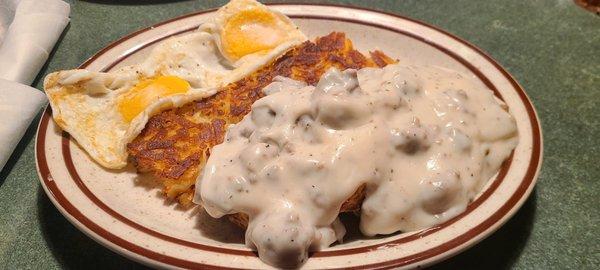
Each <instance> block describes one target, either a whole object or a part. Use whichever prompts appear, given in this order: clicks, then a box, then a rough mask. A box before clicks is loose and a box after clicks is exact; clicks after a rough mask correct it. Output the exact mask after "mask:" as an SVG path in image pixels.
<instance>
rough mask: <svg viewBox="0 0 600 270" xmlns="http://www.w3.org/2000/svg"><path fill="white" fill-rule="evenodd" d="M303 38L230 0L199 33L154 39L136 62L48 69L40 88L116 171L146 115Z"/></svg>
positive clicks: (58, 115)
mask: <svg viewBox="0 0 600 270" xmlns="http://www.w3.org/2000/svg"><path fill="white" fill-rule="evenodd" d="M305 40H306V37H305V36H304V34H303V33H302V32H301V31H300V30H298V28H297V27H296V26H295V25H294V24H293V23H292V22H291V21H290V20H289V19H288V18H287V17H286V16H285V15H283V14H281V13H279V12H276V11H273V10H270V9H269V8H268V7H266V6H264V5H262V4H260V3H258V2H256V1H253V0H233V1H231V2H229V3H228V4H227V5H225V6H223V7H222V8H221V9H219V10H218V11H217V12H216V13H215V16H214V17H213V18H212V19H210V20H209V21H207V22H206V23H204V24H202V25H201V26H200V27H199V29H198V30H197V31H194V32H193V33H189V34H184V35H180V36H176V37H172V38H170V39H167V40H165V41H163V42H161V43H159V44H158V45H157V46H156V47H155V48H153V49H152V51H151V52H150V54H149V56H148V57H147V58H146V59H145V60H144V61H143V62H142V63H139V64H136V65H131V66H126V67H123V68H120V69H118V70H115V71H111V72H94V71H88V70H84V69H74V70H64V71H58V72H54V73H51V74H49V75H48V76H47V77H46V78H45V80H44V89H45V91H46V93H47V95H48V98H49V100H50V106H51V107H52V114H53V117H54V120H55V122H56V123H57V124H58V125H59V126H60V127H61V128H62V129H63V130H65V131H67V132H69V134H70V135H71V136H72V137H73V138H74V139H75V140H76V141H77V142H78V143H79V145H80V146H81V147H82V148H83V149H85V150H86V152H87V153H88V154H89V155H90V156H91V157H92V158H93V159H94V160H95V161H96V162H98V163H99V164H100V165H102V166H104V167H106V168H110V169H118V168H123V167H125V166H126V165H127V151H126V146H127V143H129V142H131V141H132V140H133V139H134V138H135V137H136V136H137V135H139V133H140V132H141V131H142V129H143V128H144V126H145V125H146V123H147V121H148V118H149V117H150V116H152V115H154V114H156V113H158V112H160V111H163V110H166V109H169V108H173V107H179V106H182V105H184V104H186V103H189V102H192V101H194V100H198V99H201V98H204V97H207V96H210V95H213V94H215V93H216V92H217V91H218V90H219V88H221V87H223V86H225V85H227V84H228V83H231V82H235V81H237V80H239V79H241V78H243V77H245V76H246V75H248V74H250V73H252V72H254V71H256V70H257V69H259V68H260V67H262V66H264V65H266V64H268V63H269V62H270V61H272V60H274V59H275V58H277V57H278V56H280V55H282V54H283V53H284V52H286V51H287V50H289V49H290V48H292V47H294V46H296V45H298V44H300V43H302V42H304V41H305Z"/></svg>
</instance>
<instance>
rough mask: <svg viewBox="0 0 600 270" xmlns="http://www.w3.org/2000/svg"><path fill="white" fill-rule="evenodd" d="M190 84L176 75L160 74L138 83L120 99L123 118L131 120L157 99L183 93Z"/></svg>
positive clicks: (119, 107)
mask: <svg viewBox="0 0 600 270" xmlns="http://www.w3.org/2000/svg"><path fill="white" fill-rule="evenodd" d="M189 89H190V84H189V83H188V82H187V81H185V80H183V79H180V78H179V77H175V76H160V77H156V78H152V79H146V80H143V81H140V82H139V83H137V84H136V85H135V86H134V87H133V88H131V90H129V91H127V92H126V93H125V94H123V95H122V96H121V97H120V99H119V104H118V109H119V112H120V113H121V115H122V116H123V118H125V120H126V121H127V122H130V121H131V120H133V118H135V117H136V116H137V115H138V114H140V113H141V112H142V111H144V109H146V107H148V106H149V105H150V104H152V103H153V102H155V101H156V100H158V99H160V98H163V97H167V96H172V95H176V94H182V93H185V92H187V91H188V90H189Z"/></svg>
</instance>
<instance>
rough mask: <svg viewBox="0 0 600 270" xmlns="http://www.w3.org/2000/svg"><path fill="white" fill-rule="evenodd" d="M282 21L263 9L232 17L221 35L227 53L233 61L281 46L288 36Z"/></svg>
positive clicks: (246, 11)
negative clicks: (281, 23) (281, 24)
mask: <svg viewBox="0 0 600 270" xmlns="http://www.w3.org/2000/svg"><path fill="white" fill-rule="evenodd" d="M279 21H280V19H279V18H277V17H276V16H275V15H274V14H272V13H270V12H268V11H266V10H261V9H256V8H254V9H247V10H243V11H240V12H238V13H236V14H235V15H233V16H231V17H230V18H229V20H227V23H226V24H225V27H224V29H223V33H222V34H221V42H222V45H223V49H224V51H225V53H226V54H227V55H228V56H229V57H230V58H233V59H236V60H237V59H239V58H242V57H243V56H245V55H248V54H251V53H257V52H261V51H267V50H270V49H273V48H275V47H277V45H279V44H281V43H282V42H283V40H284V38H285V36H286V33H285V30H284V29H281V28H280V27H279V25H278V24H279V23H278V22H279Z"/></svg>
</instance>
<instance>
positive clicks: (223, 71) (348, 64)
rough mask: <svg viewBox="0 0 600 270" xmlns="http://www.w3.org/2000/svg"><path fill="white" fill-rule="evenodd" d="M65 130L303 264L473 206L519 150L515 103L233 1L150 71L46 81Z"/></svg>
mask: <svg viewBox="0 0 600 270" xmlns="http://www.w3.org/2000/svg"><path fill="white" fill-rule="evenodd" d="M44 89H45V91H46V93H47V94H48V97H49V100H50V106H51V107H52V111H53V117H54V119H55V122H56V123H57V124H58V125H59V126H60V127H61V128H63V129H64V130H65V131H67V132H69V134H70V135H71V136H72V137H73V138H75V140H77V142H78V143H79V145H80V146H81V147H82V148H83V149H84V150H86V151H87V153H88V154H89V155H90V156H91V157H92V158H93V159H94V160H95V161H97V162H98V163H99V164H100V165H102V166H103V167H106V168H110V169H119V168H123V167H124V166H126V165H127V162H128V161H129V160H131V161H132V163H133V164H134V166H135V167H136V168H137V170H138V172H140V173H149V174H150V175H152V176H154V177H156V178H158V179H160V180H162V182H163V184H164V193H165V195H166V197H167V198H169V199H176V200H177V201H178V202H179V203H180V204H181V205H183V206H191V205H193V203H192V202H194V203H197V204H200V205H201V206H202V207H203V208H204V209H205V210H206V212H207V213H209V214H210V215H211V216H213V217H222V216H228V217H229V219H230V220H231V221H232V222H234V223H236V224H237V225H239V226H240V227H242V228H245V229H246V244H247V245H248V246H249V247H251V248H253V249H255V250H257V251H258V254H259V256H260V257H261V259H262V260H264V261H265V262H267V263H269V264H271V265H274V266H278V267H296V266H299V265H301V264H302V263H303V262H305V261H306V259H307V257H308V253H309V252H310V251H315V250H320V249H323V248H325V247H328V246H330V245H331V244H333V243H334V242H336V241H337V242H342V241H343V238H344V235H345V233H346V230H345V227H344V224H342V223H341V222H340V221H339V219H338V216H339V214H340V213H341V212H354V213H356V214H358V215H360V230H361V231H362V232H363V234H365V235H367V236H373V235H381V234H391V233H395V232H398V231H402V232H406V231H414V230H419V229H422V228H427V227H430V226H433V225H436V224H439V223H442V222H444V221H447V220H448V219H450V218H453V217H455V216H457V215H458V214H460V213H462V212H463V211H464V210H465V209H466V207H467V205H468V203H469V202H470V201H471V200H473V199H474V198H475V197H476V196H477V195H478V193H479V192H480V191H481V189H482V188H483V186H484V185H485V184H486V182H487V181H488V180H489V179H490V178H491V177H493V175H494V174H496V173H497V172H498V171H499V168H500V166H501V164H502V163H503V162H504V161H505V160H506V159H507V158H508V157H509V155H510V153H511V152H512V151H513V149H514V148H515V146H516V145H517V143H518V131H517V126H516V124H515V121H514V119H513V117H512V116H511V115H510V113H509V112H508V108H507V107H506V105H505V104H504V103H503V102H502V101H501V100H499V99H498V98H496V97H495V96H494V95H493V93H492V91H490V90H489V89H487V88H485V87H484V86H482V85H480V84H476V83H474V82H472V81H471V78H469V77H467V76H466V75H463V74H460V73H458V72H455V71H451V70H448V69H445V68H441V67H431V66H415V65H406V64H402V63H401V64H398V63H397V61H396V60H394V59H392V58H390V57H388V56H386V55H385V54H384V53H382V52H380V51H374V52H370V54H369V56H368V57H367V56H365V55H363V54H361V53H360V52H358V51H357V50H355V49H354V48H353V45H352V42H351V41H350V40H349V39H346V37H345V35H344V34H343V33H339V32H332V33H331V34H329V35H327V36H324V37H320V38H317V39H316V40H315V41H314V42H311V41H308V40H307V39H306V37H305V35H304V34H303V33H302V32H301V31H300V30H299V29H298V27H296V26H295V25H294V24H293V23H292V21H291V20H290V19H289V18H288V17H286V16H285V15H283V14H281V13H279V12H277V11H274V10H271V9H270V8H268V7H266V6H264V5H262V4H260V3H258V2H256V1H254V0H232V1H230V2H229V3H228V4H227V5H225V6H223V7H222V8H220V9H219V10H217V11H216V12H215V14H214V16H213V17H212V18H211V19H209V20H208V21H207V22H205V23H203V24H202V25H201V26H200V27H199V28H198V30H197V31H194V32H192V33H189V34H184V35H179V36H175V37H172V38H169V39H167V40H165V41H163V42H160V43H158V45H156V47H155V48H153V49H152V51H151V52H150V54H149V56H148V57H147V58H146V59H145V60H144V61H143V62H141V63H139V64H135V65H130V66H126V67H123V68H120V69H118V70H115V71H111V72H93V71H88V70H83V69H75V70H65V71H59V72H55V73H52V74H50V75H48V76H47V77H46V79H45V81H44Z"/></svg>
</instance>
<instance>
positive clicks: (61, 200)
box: [36, 5, 541, 268]
mask: <svg viewBox="0 0 600 270" xmlns="http://www.w3.org/2000/svg"><path fill="white" fill-rule="evenodd" d="M329 6H336V5H329ZM339 7H345V8H348V7H346V6H339ZM359 9H364V8H359ZM364 10H368V9H364ZM211 11H214V10H208V11H202V12H196V13H192V14H188V15H184V16H182V17H178V18H175V19H172V20H169V21H165V22H162V23H159V24H157V25H155V26H152V27H149V28H145V29H142V30H139V31H136V32H134V33H132V34H130V35H128V36H126V37H124V38H121V39H119V40H117V41H116V42H113V43H112V44H110V45H108V46H107V47H105V48H104V49H102V50H101V51H100V52H98V53H97V54H95V55H94V56H92V57H91V58H90V59H88V60H87V61H85V62H84V63H83V64H82V65H81V66H80V67H81V68H84V67H86V66H87V65H89V64H90V63H91V62H93V61H94V60H95V59H96V58H98V57H99V56H101V55H102V54H104V53H105V52H106V51H108V50H110V49H111V48H113V47H114V46H117V45H118V44H120V43H122V42H124V41H125V40H127V39H129V38H131V37H133V36H136V35H139V34H140V33H143V32H145V31H148V30H150V29H152V28H154V27H156V26H159V25H163V24H166V23H169V22H173V21H177V20H181V19H184V18H187V17H191V16H195V15H199V14H203V13H207V12H211ZM369 11H373V10H369ZM375 12H379V11H375ZM379 13H382V12H379ZM385 14H387V15H390V16H394V17H397V18H401V19H404V20H408V21H411V22H416V23H418V24H421V25H423V26H426V27H429V28H431V29H434V30H437V31H439V32H441V33H443V34H445V35H446V36H449V37H451V38H453V39H455V40H457V41H459V42H460V43H462V44H464V45H466V46H468V47H469V48H471V49H473V50H474V51H475V52H477V53H479V54H480V55H481V56H483V57H484V58H485V59H486V60H488V61H489V62H490V63H492V64H493V65H494V67H495V68H496V69H497V70H498V71H500V72H501V73H502V75H503V76H504V77H505V78H506V79H507V80H508V81H509V82H510V83H511V84H512V86H513V88H514V89H515V90H516V91H517V93H518V95H519V97H520V98H521V100H522V102H523V103H524V105H525V107H526V109H527V114H528V116H529V120H530V124H531V127H532V132H533V136H534V138H533V149H532V157H531V162H530V164H529V166H528V169H527V173H526V175H525V177H524V179H523V180H522V181H521V184H520V185H519V187H518V188H517V190H516V191H515V193H514V194H513V195H512V196H511V197H510V199H509V200H508V201H507V202H506V203H505V204H504V205H503V206H502V207H501V208H500V209H499V210H498V211H497V212H495V213H494V214H493V215H492V216H490V217H489V218H488V219H486V220H485V221H483V222H482V223H480V224H479V225H477V226H476V227H474V228H471V229H470V230H469V231H468V232H466V233H464V234H463V235H460V236H458V237H456V238H455V239H453V240H451V241H449V242H446V243H443V244H441V245H439V246H436V247H432V248H430V249H428V250H425V251H423V252H420V253H417V254H413V255H410V256H406V257H403V258H397V259H394V260H390V261H386V262H380V263H375V264H369V265H361V266H359V267H360V268H364V267H369V268H371V267H376V268H379V267H391V266H401V265H406V264H410V263H414V262H417V261H422V260H425V259H428V258H432V257H434V256H437V255H440V254H442V253H444V252H447V251H449V250H451V249H453V248H455V247H458V246H460V245H462V244H465V243H467V242H468V241H469V240H471V239H473V238H475V237H476V236H477V235H479V234H481V233H483V232H484V231H486V230H488V229H489V228H490V227H492V226H493V225H494V224H495V223H497V222H498V221H500V220H501V219H502V218H503V217H504V216H505V215H506V214H508V213H509V211H510V210H511V209H513V207H514V206H515V205H516V204H517V203H518V202H519V201H520V200H521V198H522V197H523V196H524V195H525V194H526V192H527V190H528V189H529V187H530V185H531V183H532V182H533V180H534V178H535V173H536V172H537V169H538V167H539V159H540V155H541V134H540V130H539V123H538V120H537V118H536V115H535V111H534V109H533V106H532V105H531V103H530V101H529V100H528V98H527V96H526V94H525V92H524V91H523V89H522V88H521V87H520V86H519V85H518V83H517V82H516V81H515V80H514V79H513V78H512V77H511V76H510V75H509V74H508V73H507V72H506V71H505V70H504V69H502V68H501V67H500V65H498V64H497V63H496V62H495V61H494V60H493V59H492V58H491V57H489V56H488V55H486V54H485V53H483V52H481V51H480V50H479V49H477V48H476V47H475V46H473V45H471V44H469V43H467V42H466V41H464V40H462V39H460V38H458V37H455V36H453V35H451V34H449V33H447V32H445V31H443V30H440V29H437V28H435V27H433V26H429V25H427V24H425V23H422V22H418V21H415V20H413V19H409V18H405V17H402V16H398V15H394V14H389V13H385ZM290 17H292V18H305V19H322V20H338V21H346V22H352V23H357V24H362V25H368V26H372V27H378V28H381V29H385V30H388V31H393V32H396V33H398V34H402V35H405V36H409V37H411V38H414V39H417V40H418V41H421V42H423V43H426V44H428V45H430V46H433V47H434V48H436V49H438V50H440V51H442V52H443V53H445V54H447V55H449V56H451V57H452V58H453V59H455V60H457V61H458V62H460V63H461V64H463V65H464V66H465V67H467V68H468V69H469V70H470V71H471V72H473V73H474V74H475V75H476V76H478V77H479V79H480V80H481V81H482V82H483V83H484V84H485V85H486V86H488V88H490V89H491V90H493V91H494V93H495V94H496V95H497V96H500V95H499V92H498V90H497V89H496V87H495V86H494V85H493V84H492V83H491V82H490V80H489V79H487V78H486V77H485V75H483V74H482V73H481V72H480V71H479V70H478V69H477V68H475V67H473V66H472V65H471V64H470V63H469V62H467V61H466V60H465V59H463V58H462V57H460V56H458V55H456V54H454V53H453V52H451V51H449V50H448V49H446V48H444V47H443V46H441V45H439V44H436V43H433V42H431V41H428V40H427V39H425V38H423V37H421V36H417V35H414V34H412V33H408V32H405V31H402V30H399V29H395V28H392V27H389V26H385V25H379V24H375V23H367V22H364V21H358V20H353V19H341V18H332V17H323V16H310V15H308V16H305V15H303V16H290ZM193 29H195V27H194V28H190V29H186V30H182V31H179V32H177V33H175V34H180V33H183V32H186V31H191V30H193ZM175 34H171V35H169V36H172V35H175ZM169 36H166V37H162V38H159V39H156V40H153V41H151V42H149V43H146V44H144V45H143V46H141V47H139V48H137V49H136V50H135V51H138V50H140V49H142V48H144V47H147V46H149V45H151V44H153V43H156V42H158V41H160V40H162V39H165V38H167V37H169ZM135 51H132V52H129V53H128V54H127V55H124V56H121V57H120V58H119V59H117V60H116V61H115V62H113V63H112V64H110V65H109V66H108V67H107V68H106V69H110V68H112V67H114V65H116V64H118V63H119V62H120V61H122V60H124V59H125V58H127V57H128V56H129V55H131V54H132V53H134V52H135ZM50 118H51V111H50V108H47V109H46V110H45V112H44V115H43V117H42V119H41V121H40V126H39V129H38V139H37V143H36V153H37V155H36V156H37V160H38V164H39V165H38V166H39V171H40V176H41V178H42V180H43V181H44V183H45V184H46V185H47V187H48V189H49V191H50V193H51V194H52V196H53V197H54V198H55V200H56V202H57V203H58V204H60V206H61V207H63V208H64V209H65V211H66V212H67V213H68V214H69V215H71V216H72V217H73V218H75V219H76V220H77V221H78V222H80V223H81V224H82V225H83V226H85V227H87V228H88V229H90V230H91V231H92V232H94V233H96V234H98V235H99V236H101V237H102V238H104V239H106V240H108V241H110V242H112V243H113V244H115V245H117V246H120V247H122V248H124V249H127V250H129V251H131V252H133V253H135V254H138V255H141V256H144V257H147V258H149V259H152V260H156V261H159V262H162V263H166V264H171V265H175V266H180V267H186V268H189V267H207V266H208V267H211V266H210V265H205V264H200V263H196V262H192V261H186V260H182V259H178V258H174V257H170V256H166V255H162V254H158V253H156V252H154V251H151V250H148V249H145V248H142V247H140V246H137V245H136V244H134V243H131V242H128V241H127V240H124V239H122V238H120V237H118V236H116V235H114V234H112V233H110V232H109V231H106V230H105V229H103V228H102V227H100V226H98V225H97V224H95V223H94V222H93V221H91V220H89V219H88V218H87V217H85V215H83V214H82V213H81V212H80V211H79V210H78V209H77V208H76V207H75V206H73V204H71V203H70V202H69V200H68V199H67V198H65V197H64V195H63V194H62V193H61V191H60V189H59V188H58V187H57V186H56V184H55V183H54V182H53V181H52V178H51V175H50V171H49V168H48V164H47V160H46V156H45V155H46V153H45V147H44V143H45V135H46V130H47V126H48V123H49V120H50ZM62 154H63V156H64V159H65V163H66V165H67V169H68V171H69V173H70V175H71V177H72V179H73V180H74V181H75V183H76V184H77V186H78V188H79V189H80V190H81V191H82V192H83V193H84V194H85V195H86V196H87V197H88V198H89V199H90V200H91V201H92V202H93V203H94V204H96V205H97V206H98V207H99V208H101V209H102V210H103V211H105V212H106V213H107V214H109V215H111V216H112V217H113V218H115V219H118V220H120V221H121V222H123V223H125V224H127V225H129V226H131V227H133V228H135V229H137V230H140V231H142V232H144V233H147V234H150V235H152V236H155V237H158V238H161V239H163V240H166V241H170V242H173V243H176V244H181V245H184V246H187V247H192V248H199V249H202V250H206V251H211V252H219V253H226V254H232V255H242V256H255V253H254V252H251V251H248V250H240V249H229V248H221V247H215V246H209V245H202V244H199V243H194V242H189V241H186V240H183V239H178V238H175V237H172V236H168V235H164V234H161V233H159V232H156V231H153V230H151V229H149V228H146V227H143V226H142V225H139V224H137V223H135V222H133V221H131V220H129V219H127V218H126V217H124V216H122V215H120V214H118V213H117V212H116V211H114V210H112V209H110V208H109V207H108V206H107V205H106V204H104V203H103V202H102V201H101V200H100V199H98V198H97V197H96V196H95V195H94V194H93V193H92V192H91V191H90V190H89V189H88V188H87V186H85V184H84V182H83V181H82V180H81V178H80V177H79V175H78V174H77V171H76V169H75V165H74V164H73V162H72V159H71V155H70V140H69V136H68V135H66V133H64V134H63V138H62ZM511 161H512V158H509V160H507V161H506V162H505V164H504V165H503V167H502V169H501V171H500V173H499V176H498V177H497V178H496V179H495V180H494V182H493V183H492V184H491V185H490V186H489V187H488V188H487V189H486V190H485V191H484V193H483V194H482V195H481V196H479V197H478V198H477V199H476V200H475V201H474V202H473V203H471V204H470V205H469V207H468V208H467V210H466V211H465V212H464V213H462V214H461V215H459V216H457V217H455V218H453V219H451V220H449V221H447V222H445V223H443V224H440V225H438V226H435V227H432V228H429V229H426V230H423V231H420V232H418V233H415V234H410V235H408V236H405V237H402V238H399V239H395V240H393V241H389V242H386V243H381V244H376V245H371V246H366V247H357V248H349V249H340V250H330V251H321V252H316V253H314V254H312V256H313V257H329V256H341V255H348V254H356V253H363V252H369V251H372V250H375V249H377V248H379V247H382V246H390V245H392V246H393V245H398V244H401V243H406V242H409V241H412V240H414V239H418V238H421V237H424V236H426V235H428V234H431V233H433V232H435V231H438V230H440V229H442V228H444V227H446V226H449V225H450V224H452V223H454V222H456V221H457V220H459V219H460V218H462V217H464V216H465V215H467V214H468V213H469V212H471V211H473V210H474V209H475V208H476V207H477V206H479V205H480V204H481V203H483V202H484V201H485V200H486V199H487V198H488V197H489V196H490V195H491V194H492V193H493V192H494V191H495V189H496V188H497V187H498V186H499V185H500V184H501V182H502V180H503V178H504V176H505V174H506V172H507V171H508V167H509V166H510V164H511ZM212 267H214V266H212Z"/></svg>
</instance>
